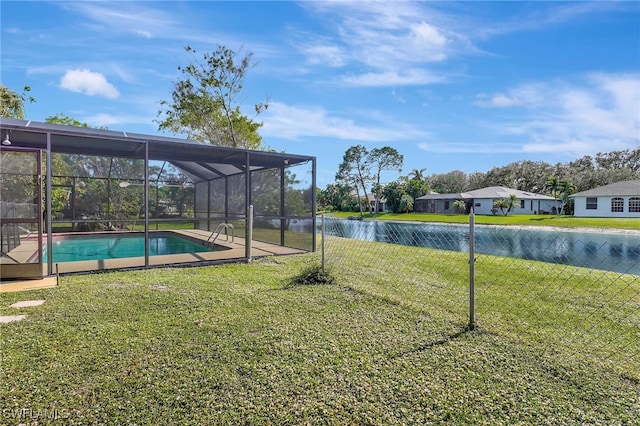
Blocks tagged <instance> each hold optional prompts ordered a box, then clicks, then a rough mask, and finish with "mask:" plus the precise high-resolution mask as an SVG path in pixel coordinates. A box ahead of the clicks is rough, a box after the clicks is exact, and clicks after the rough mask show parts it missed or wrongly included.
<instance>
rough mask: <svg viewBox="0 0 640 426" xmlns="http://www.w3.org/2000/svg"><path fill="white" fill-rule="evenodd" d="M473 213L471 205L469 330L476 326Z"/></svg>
mask: <svg viewBox="0 0 640 426" xmlns="http://www.w3.org/2000/svg"><path fill="white" fill-rule="evenodd" d="M474 228H475V213H474V212H473V207H471V211H470V212H469V330H473V329H475V327H476V306H475V263H476V259H475V257H476V256H475V243H474V235H473V232H474Z"/></svg>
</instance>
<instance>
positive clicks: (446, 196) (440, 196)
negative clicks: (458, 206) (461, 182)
mask: <svg viewBox="0 0 640 426" xmlns="http://www.w3.org/2000/svg"><path fill="white" fill-rule="evenodd" d="M467 198H473V197H471V196H470V195H469V194H466V193H464V192H463V193H460V192H458V193H457V194H427V195H423V196H422V197H418V198H416V200H464V199H467Z"/></svg>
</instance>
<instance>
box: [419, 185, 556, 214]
mask: <svg viewBox="0 0 640 426" xmlns="http://www.w3.org/2000/svg"><path fill="white" fill-rule="evenodd" d="M511 195H515V196H516V198H517V199H518V202H517V204H516V206H515V208H514V209H513V210H512V211H511V213H510V214H545V213H550V212H552V211H554V210H553V209H554V208H560V202H559V201H558V200H556V199H555V198H553V197H549V196H548V195H541V194H536V193H533V192H526V191H520V190H518V189H512V188H506V187H504V186H490V187H487V188H482V189H475V190H473V191H468V192H462V193H459V194H429V195H425V196H422V197H419V198H417V199H416V203H415V205H414V206H413V208H414V211H416V212H424V213H455V209H454V207H453V203H454V202H455V201H456V200H464V201H465V202H466V203H467V210H469V209H470V207H471V206H473V210H474V212H475V213H476V214H496V210H494V207H493V203H494V202H495V201H498V200H502V199H504V198H509V197H510V196H511Z"/></svg>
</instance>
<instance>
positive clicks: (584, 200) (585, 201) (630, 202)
mask: <svg viewBox="0 0 640 426" xmlns="http://www.w3.org/2000/svg"><path fill="white" fill-rule="evenodd" d="M572 197H573V199H574V201H575V208H574V216H576V217H637V218H640V180H627V181H622V182H616V183H612V184H611V185H605V186H601V187H598V188H593V189H589V190H587V191H582V192H578V193H575V194H573V195H572ZM638 226H640V224H639V225H638Z"/></svg>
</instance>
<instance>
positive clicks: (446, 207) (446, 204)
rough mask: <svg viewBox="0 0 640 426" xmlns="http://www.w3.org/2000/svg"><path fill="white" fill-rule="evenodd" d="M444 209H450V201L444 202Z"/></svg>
mask: <svg viewBox="0 0 640 426" xmlns="http://www.w3.org/2000/svg"><path fill="white" fill-rule="evenodd" d="M444 209H445V210H449V201H445V202H444Z"/></svg>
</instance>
